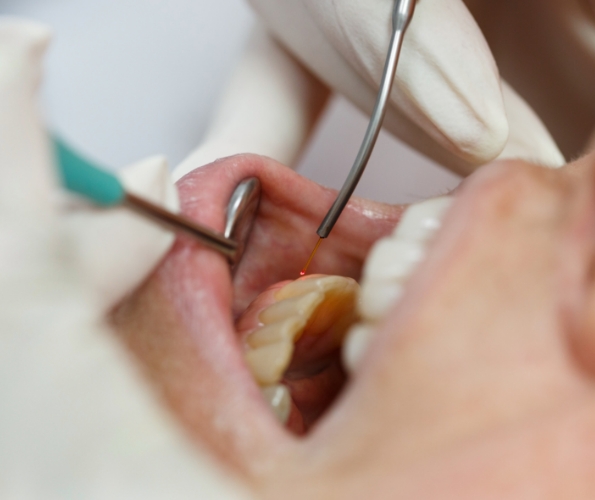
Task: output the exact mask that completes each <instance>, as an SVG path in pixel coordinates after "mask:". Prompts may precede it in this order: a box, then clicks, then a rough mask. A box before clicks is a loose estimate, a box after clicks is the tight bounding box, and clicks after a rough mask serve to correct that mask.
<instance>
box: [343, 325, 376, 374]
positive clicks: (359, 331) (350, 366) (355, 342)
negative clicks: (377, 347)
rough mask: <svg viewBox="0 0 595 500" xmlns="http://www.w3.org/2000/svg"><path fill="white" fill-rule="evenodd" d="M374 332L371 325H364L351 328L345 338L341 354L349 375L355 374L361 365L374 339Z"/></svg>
mask: <svg viewBox="0 0 595 500" xmlns="http://www.w3.org/2000/svg"><path fill="white" fill-rule="evenodd" d="M372 330H373V327H372V326H371V325H368V324H365V323H362V324H359V325H355V326H353V327H351V330H349V333H348V334H347V336H346V337H345V342H344V343H343V351H342V352H341V354H342V358H343V366H344V367H345V369H346V370H347V372H348V373H353V372H354V371H355V370H356V368H357V366H358V365H359V362H360V360H361V359H362V357H363V355H364V353H365V352H366V348H367V347H368V344H369V342H370V339H371V337H372Z"/></svg>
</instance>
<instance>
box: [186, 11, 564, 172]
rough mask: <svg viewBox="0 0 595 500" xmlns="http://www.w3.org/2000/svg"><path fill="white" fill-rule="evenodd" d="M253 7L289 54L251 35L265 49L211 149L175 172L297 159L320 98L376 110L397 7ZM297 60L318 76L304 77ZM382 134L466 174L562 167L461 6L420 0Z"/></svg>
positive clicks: (234, 87) (221, 117) (236, 80)
mask: <svg viewBox="0 0 595 500" xmlns="http://www.w3.org/2000/svg"><path fill="white" fill-rule="evenodd" d="M251 3H252V4H253V5H254V7H255V8H256V10H257V12H258V13H259V14H260V16H261V18H262V20H263V21H264V23H265V24H266V28H267V29H268V30H269V31H270V32H271V33H272V35H273V36H274V37H275V38H276V39H277V40H279V42H280V43H281V44H282V45H283V46H284V47H286V48H287V49H288V51H289V52H291V54H292V55H291V56H290V55H288V54H287V53H285V52H284V51H283V49H282V48H280V47H279V46H277V45H276V43H277V42H273V41H271V40H269V41H268V42H263V39H264V36H265V35H263V34H261V33H259V34H257V35H255V36H256V37H258V38H259V40H260V42H259V43H258V44H255V43H253V44H252V45H251V47H250V49H249V50H248V52H247V54H246V57H245V58H244V60H243V61H242V63H241V65H240V67H239V69H238V71H237V72H236V74H235V75H234V77H233V79H232V83H231V84H230V86H229V88H228V91H227V93H226V94H225V96H224V98H223V103H222V106H221V109H220V111H219V112H218V113H217V114H216V117H215V120H214V123H215V125H214V126H213V128H212V129H211V131H210V132H209V134H208V135H207V139H206V140H205V143H204V144H203V146H201V148H199V150H198V151H197V153H196V155H195V156H194V157H191V158H189V160H187V161H186V162H184V164H182V166H181V167H180V168H179V169H178V171H177V172H176V174H175V175H176V176H181V175H183V174H185V173H187V172H188V171H190V170H192V169H193V168H196V167H197V166H199V165H200V162H199V159H200V161H202V162H203V163H205V162H206V161H212V160H214V159H215V158H216V157H217V156H226V155H229V154H233V153H239V152H255V153H260V154H267V155H269V156H273V157H274V158H275V159H277V160H279V161H282V162H285V163H289V164H291V163H293V161H295V158H296V156H297V154H298V153H299V151H300V148H301V145H302V142H300V141H304V140H305V139H307V137H308V135H309V133H310V131H311V127H312V125H313V124H314V123H315V118H316V117H317V113H316V109H317V108H316V105H318V104H319V103H321V102H323V101H322V100H321V99H319V100H316V99H313V98H312V96H320V95H323V93H324V90H323V89H324V87H325V86H328V87H329V88H330V89H332V90H334V91H337V92H339V93H341V94H343V95H344V96H346V97H347V98H348V99H349V100H351V101H352V102H353V103H354V104H356V105H357V106H358V107H359V108H361V109H362V110H363V111H365V112H366V113H370V112H371V110H372V107H373V105H374V102H375V98H376V92H377V88H378V84H379V81H380V77H381V74H382V70H383V67H384V62H385V58H386V52H387V48H388V44H389V40H390V34H391V11H392V6H393V0H374V1H366V0H343V1H341V2H334V1H331V0H251ZM260 29H262V28H260ZM272 53H274V57H273V56H271V54H272ZM293 57H296V58H297V59H298V60H299V61H301V63H303V64H304V65H305V66H306V67H307V68H308V69H309V70H310V71H311V72H312V73H313V74H314V75H316V77H317V78H316V79H314V78H313V77H312V76H309V77H308V76H306V75H308V73H307V72H306V71H305V70H304V68H303V67H302V66H300V64H299V63H297V62H296V61H295V60H294V59H293ZM283 117H285V119H286V121H284V120H283ZM279 124H281V125H280V126H279ZM240 125H241V126H240ZM385 128H386V129H387V130H389V131H390V132H391V133H393V134H394V135H396V136H397V137H399V138H400V139H402V140H404V141H405V142H406V143H408V144H410V145H411V146H413V147H415V148H416V149H418V150H419V151H420V152H422V153H424V154H426V155H428V156H430V157H431V158H433V159H434V160H435V161H437V162H438V163H440V164H442V165H445V166H447V167H449V168H450V169H452V170H454V171H456V172H458V173H461V174H468V173H470V172H471V171H472V170H473V169H474V168H475V167H476V166H478V165H481V164H483V163H486V162H487V161H489V160H492V159H494V158H496V157H500V158H509V157H515V158H524V159H530V160H537V161H538V162H540V163H543V164H544V165H547V166H560V165H562V164H563V163H564V157H563V156H562V154H561V153H560V151H559V149H558V147H557V146H556V144H555V142H554V141H553V139H552V138H551V136H550V134H549V133H548V131H547V129H546V128H545V127H544V126H543V124H542V123H541V121H540V119H539V118H538V117H537V115H535V113H533V111H532V110H531V108H530V107H529V106H528V105H527V104H526V103H525V101H524V100H523V99H522V98H520V96H518V95H516V94H515V93H514V92H512V91H511V90H510V89H508V88H504V91H503V89H502V82H501V80H500V77H499V74H498V70H497V68H496V64H495V62H494V60H493V58H492V55H491V53H490V50H489V48H488V45H487V43H486V41H485V39H484V37H483V34H482V33H481V31H480V29H479V28H478V26H477V25H476V23H475V21H474V19H473V17H472V16H471V14H470V13H469V11H468V10H467V8H466V7H465V5H464V4H463V2H462V1H461V0H419V1H418V3H417V8H416V13H415V16H414V18H413V21H412V23H411V26H410V28H409V30H408V32H407V34H406V38H405V43H404V46H403V52H402V56H401V61H400V63H399V68H398V71H397V79H396V82H395V86H394V89H393V93H392V98H391V102H390V107H389V110H388V112H387V116H386V119H385ZM248 130H249V131H248ZM288 135H289V136H291V138H292V140H293V142H292V143H291V144H289V140H288V139H287V136H288ZM273 142H274V145H273V144H272V143H273ZM296 142H297V144H296Z"/></svg>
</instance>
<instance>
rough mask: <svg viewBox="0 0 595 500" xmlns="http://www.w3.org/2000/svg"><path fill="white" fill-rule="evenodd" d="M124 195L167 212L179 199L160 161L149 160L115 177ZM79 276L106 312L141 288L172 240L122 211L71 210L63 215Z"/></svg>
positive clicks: (127, 211) (166, 234) (165, 233)
mask: <svg viewBox="0 0 595 500" xmlns="http://www.w3.org/2000/svg"><path fill="white" fill-rule="evenodd" d="M119 176H120V178H121V181H122V183H123V184H124V186H125V187H126V189H127V191H129V192H131V193H133V194H136V195H138V196H140V197H143V198H146V199H148V200H150V201H152V202H154V203H156V204H157V205H161V206H165V207H166V208H168V209H169V210H171V211H174V212H177V211H178V210H179V202H178V193H177V190H176V188H175V186H174V184H173V181H172V179H171V175H170V173H169V169H168V165H167V162H166V161H165V159H164V158H161V157H154V158H148V159H146V160H144V161H141V162H138V163H136V164H134V165H131V166H129V167H127V168H124V169H123V170H121V171H120V172H119ZM64 215H65V223H66V225H67V227H68V228H69V229H70V231H71V233H72V234H73V235H74V237H73V240H74V244H75V247H76V249H77V254H78V256H79V260H80V264H81V270H82V272H83V273H84V276H85V279H86V281H87V283H88V284H89V286H90V287H91V289H92V290H93V292H94V293H95V296H96V300H97V306H98V307H99V309H100V310H101V311H102V312H106V311H107V310H109V309H110V308H111V307H113V306H114V305H115V304H117V303H118V302H119V301H120V300H121V299H122V298H123V297H124V296H125V295H126V294H128V293H130V292H131V291H132V290H134V288H136V286H138V284H139V283H141V282H142V281H143V280H144V279H145V278H146V277H147V276H148V274H149V273H150V272H151V270H152V269H153V268H154V267H155V266H156V265H157V263H158V262H159V261H160V260H161V258H162V257H163V256H164V255H165V253H166V252H167V251H168V250H169V248H170V247H171V245H172V243H173V241H174V238H175V236H174V234H173V233H171V232H170V231H166V230H165V229H163V228H161V227H160V226H157V225H156V224H154V223H152V222H150V221H148V220H147V219H145V218H143V217H141V216H139V215H138V214H136V213H133V212H131V211H130V210H128V209H126V208H114V209H111V210H105V209H97V208H94V207H91V206H79V205H77V206H75V207H73V208H71V209H67V210H65V211H64Z"/></svg>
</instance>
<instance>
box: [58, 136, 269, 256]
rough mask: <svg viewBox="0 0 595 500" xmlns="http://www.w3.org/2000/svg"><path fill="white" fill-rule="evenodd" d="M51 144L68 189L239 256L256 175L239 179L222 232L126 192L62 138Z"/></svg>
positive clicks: (254, 202) (256, 190) (253, 204)
mask: <svg viewBox="0 0 595 500" xmlns="http://www.w3.org/2000/svg"><path fill="white" fill-rule="evenodd" d="M53 143H54V148H55V151H56V158H57V164H58V170H59V172H60V174H61V177H62V181H63V184H64V186H65V187H66V188H67V189H68V190H69V191H72V192H75V193H77V194H80V195H82V196H83V197H85V198H86V199H88V200H90V201H92V202H93V203H95V204H97V205H100V206H103V207H113V206H118V205H121V206H125V207H127V208H129V209H131V210H134V211H135V212H137V213H138V214H140V215H142V216H144V217H147V218H149V219H150V220H152V221H153V222H155V223H157V224H159V225H162V226H164V227H165V228H167V229H171V230H173V231H176V232H182V233H184V234H187V235H190V236H192V237H193V238H195V239H197V240H198V241H200V242H201V243H202V244H203V245H206V246H208V247H210V248H212V249H214V250H217V251H218V252H220V253H222V254H223V255H225V256H226V257H227V258H228V259H229V260H230V262H231V263H232V265H233V264H236V263H237V262H239V260H240V259H241V257H242V254H243V251H244V247H245V243H246V240H247V238H248V236H249V234H250V230H251V228H252V223H253V221H254V216H255V215H256V210H257V209H258V203H259V201H260V181H259V180H258V179H256V178H255V177H251V178H248V179H245V180H244V181H242V182H241V183H240V184H239V185H238V186H237V188H236V189H235V191H234V193H233V194H232V197H231V199H230V202H229V204H228V207H227V223H226V228H225V234H223V235H222V234H219V233H217V232H216V231H213V230H212V229H209V228H208V227H205V226H202V225H200V224H197V223H196V222H194V221H192V220H191V219H189V218H188V217H185V216H183V215H180V214H175V213H173V212H170V211H169V210H166V209H165V208H163V207H160V206H158V205H156V204H154V203H151V202H150V201H147V200H145V199H143V198H140V197H138V196H136V195H133V194H131V193H128V192H126V190H125V189H124V187H123V186H122V184H121V182H120V180H119V179H118V178H117V177H116V176H115V175H113V174H111V173H109V172H107V171H105V170H102V169H100V168H98V167H96V166H94V165H92V164H91V163H90V162H89V161H87V160H86V159H84V158H83V157H82V156H80V155H79V154H78V153H76V152H75V151H73V150H72V149H71V148H70V147H68V146H67V145H66V144H65V143H64V142H62V141H61V140H59V139H56V138H54V140H53Z"/></svg>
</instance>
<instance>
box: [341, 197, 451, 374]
mask: <svg viewBox="0 0 595 500" xmlns="http://www.w3.org/2000/svg"><path fill="white" fill-rule="evenodd" d="M452 201H453V198H452V197H450V196H443V197H440V198H433V199H431V200H427V201H424V202H422V203H417V204H415V205H411V206H410V207H409V208H408V209H407V210H406V212H405V213H404V214H403V217H402V218H401V221H400V223H399V224H398V226H397V227H396V228H395V231H394V232H393V234H392V235H391V236H389V237H388V238H384V239H382V240H379V241H378V242H377V243H376V245H375V246H374V248H373V249H372V251H371V252H370V255H369V256H368V259H367V261H366V265H365V267H364V272H363V279H362V296H361V301H360V303H359V312H360V315H361V316H362V318H363V319H364V321H365V324H364V325H356V326H354V327H353V328H352V329H351V331H350V332H349V333H348V335H347V338H346V340H345V343H344V345H343V361H344V364H345V366H346V368H347V370H348V371H351V372H352V371H354V370H355V368H356V367H357V364H358V363H359V361H360V359H361V357H362V356H363V354H364V352H365V350H366V348H367V345H368V343H369V340H370V337H371V331H372V326H373V324H374V323H376V322H378V321H379V320H381V319H382V318H384V316H385V315H386V314H387V312H388V311H389V310H390V309H391V308H392V307H394V305H395V303H396V302H398V300H399V299H400V298H401V296H402V294H403V290H404V287H405V283H406V281H407V279H408V278H409V276H411V274H412V273H413V272H414V271H415V269H416V268H417V266H418V265H419V263H420V262H421V261H422V260H423V258H424V257H425V254H426V249H427V246H428V244H429V242H430V241H431V239H432V238H433V237H434V235H435V234H436V232H437V231H438V229H440V227H441V225H442V219H443V218H444V215H445V213H446V211H447V210H448V208H449V207H450V206H451V204H452Z"/></svg>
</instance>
